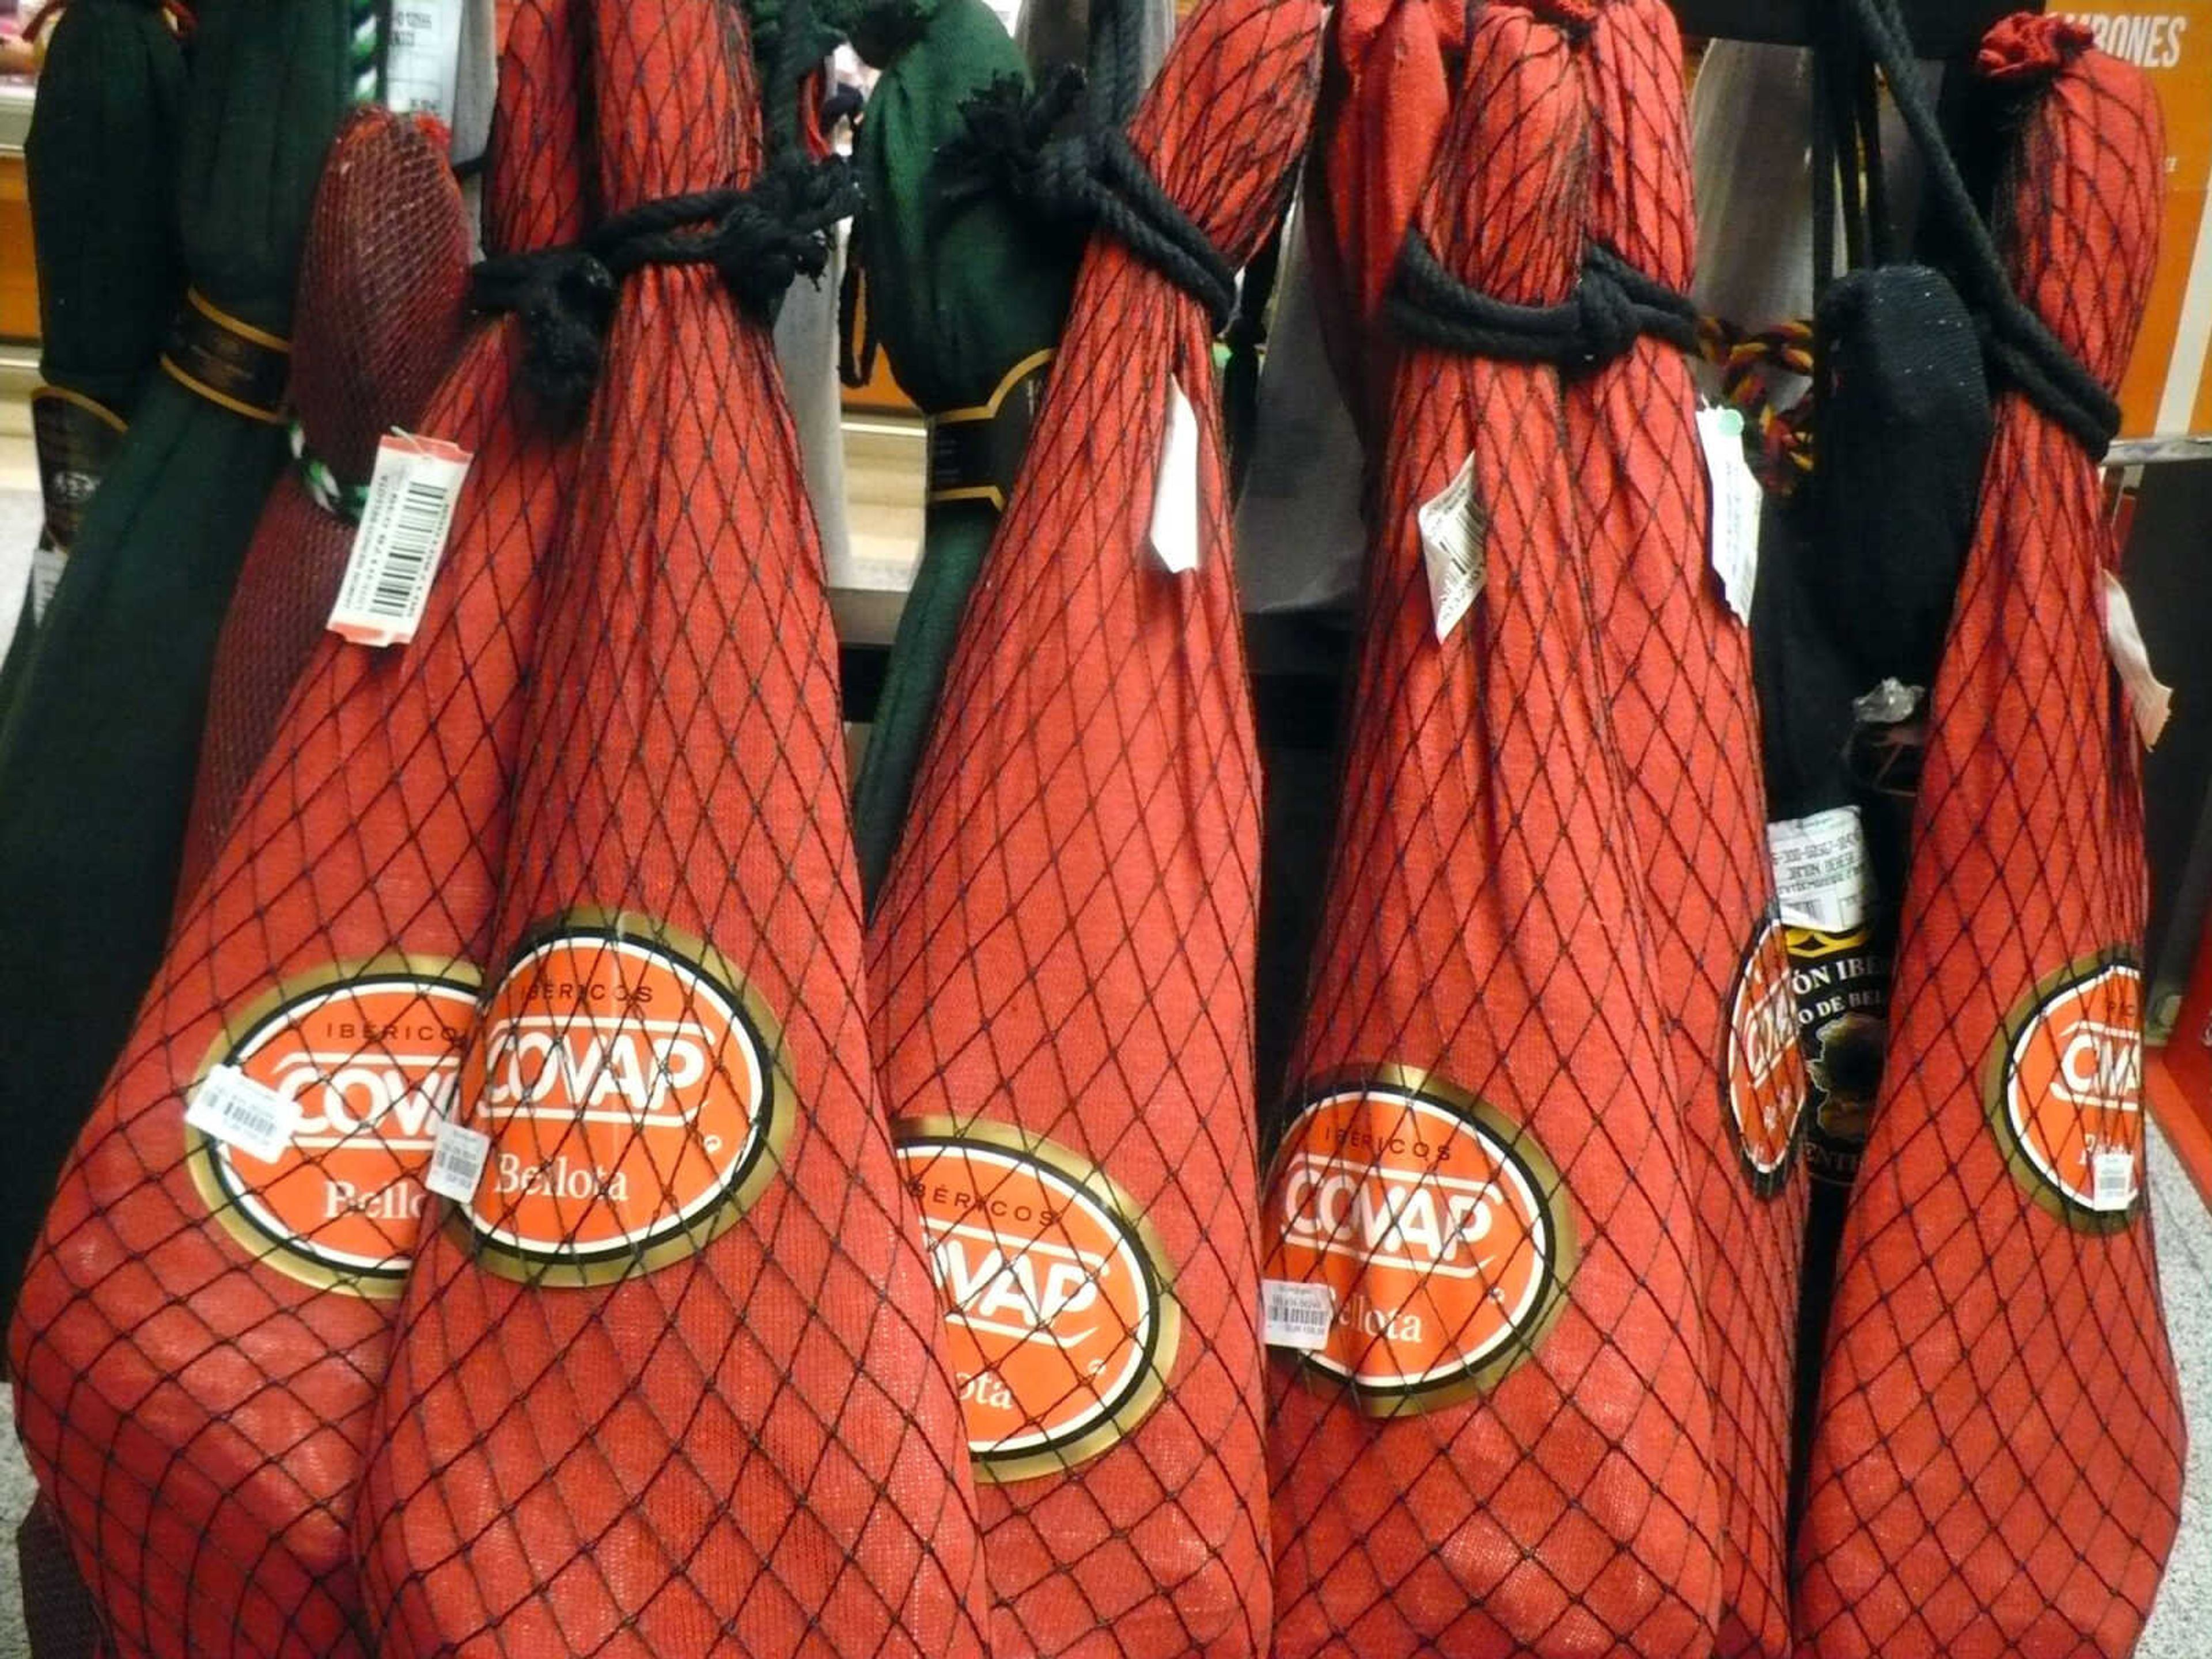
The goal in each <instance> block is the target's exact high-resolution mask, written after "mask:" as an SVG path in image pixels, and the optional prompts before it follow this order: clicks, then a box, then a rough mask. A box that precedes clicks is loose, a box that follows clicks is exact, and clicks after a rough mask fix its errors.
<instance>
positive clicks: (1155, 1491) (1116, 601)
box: [869, 0, 1321, 1656]
mask: <svg viewBox="0 0 2212 1659" xmlns="http://www.w3.org/2000/svg"><path fill="white" fill-rule="evenodd" d="M1320 23H1321V9H1320V7H1319V6H1318V5H1316V4H1311V3H1307V0H1291V3H1281V0H1278V3H1266V0H1212V3H1209V4H1207V5H1206V6H1204V7H1202V8H1201V9H1200V10H1199V11H1198V12H1197V13H1196V15H1194V16H1193V17H1192V18H1191V20H1190V21H1189V22H1188V24H1187V25H1186V26H1185V27H1184V29H1183V31H1182V34H1181V35H1180V37H1179V38H1178V39H1177V40H1176V43H1175V45H1174V46H1173V47H1172V48H1171V50H1170V53H1169V56H1168V58H1167V61H1166V63H1165V64H1164V66H1163V68H1162V70H1161V72H1160V76H1159V79H1158V82H1157V83H1156V84H1155V85H1154V87H1153V88H1152V92H1151V94H1149V96H1148V97H1147V99H1146V102H1145V104H1144V106H1143V108H1142V109H1141V110H1140V111H1139V113H1138V114H1137V116H1136V118H1135V120H1134V122H1133V125H1132V126H1131V127H1130V128H1129V130H1128V143H1129V151H1128V155H1129V156H1133V158H1134V161H1135V165H1136V166H1137V167H1141V168H1142V169H1144V170H1146V171H1147V172H1149V173H1150V174H1151V176H1152V179H1154V180H1156V181H1157V183H1158V186H1159V187H1160V188H1161V189H1162V190H1163V191H1164V193H1165V196H1166V197H1168V198H1169V200H1170V204H1172V212H1170V213H1168V214H1161V213H1159V212H1158V211H1157V210H1154V209H1131V211H1133V212H1134V213H1135V214H1136V215H1137V216H1138V217H1139V218H1140V219H1141V221H1142V226H1143V229H1140V231H1139V239H1140V240H1142V237H1143V234H1144V230H1145V229H1151V230H1157V229H1158V227H1159V226H1160V224H1161V223H1162V222H1164V221H1173V220H1176V219H1180V220H1181V221H1182V223H1181V225H1180V226H1179V227H1178V228H1179V229H1180V231H1181V232H1182V233H1184V234H1185V235H1186V238H1188V233H1190V232H1193V231H1194V232H1195V233H1196V234H1197V237H1198V238H1199V239H1200V240H1202V241H1203V243H1204V244H1205V245H1206V251H1207V252H1208V255H1209V257H1210V258H1212V259H1218V261H1219V262H1220V263H1221V264H1225V265H1227V266H1232V267H1233V266H1234V265H1235V264H1238V263H1241V262H1242V261H1243V260H1244V259H1246V258H1249V257H1250V255H1251V254H1252V252H1253V251H1254V249H1255V247H1256V246H1258V245H1259V243H1260V242H1261V240H1264V239H1265V237H1266V235H1267V233H1268V231H1269V230H1270V229H1271V228H1272V227H1273V224H1274V222H1275V221H1276V219H1277V217H1278V216H1279V214H1280V212H1281V210H1282V208H1283V204H1284V198H1285V191H1286V189H1287V180H1288V176H1289V173H1290V171H1291V167H1292V165H1293V163H1294V162H1295V160H1296V158H1297V154H1298V151H1299V150H1300V149H1301V148H1302V147H1303V145H1304V140H1305V136H1306V131H1307V126H1308V123H1309V120H1310V112H1311V107H1312V99H1313V89H1314V82H1315V78H1316V73H1315V71H1316V61H1315V60H1316V33H1317V31H1318V29H1319V27H1320ZM1086 142H1100V141H1098V140H1097V135H1096V134H1095V133H1094V134H1093V135H1092V137H1091V139H1090V140H1088V141H1086ZM1126 165H1127V161H1126V159H1125V160H1124V161H1116V162H1113V163H1111V164H1109V168H1108V170H1107V171H1108V173H1109V174H1110V173H1111V172H1112V169H1113V168H1114V167H1123V166H1126ZM1109 193H1111V194H1112V195H1113V197H1114V200H1115V204H1116V212H1118V211H1119V210H1121V209H1123V208H1127V207H1128V205H1129V204H1131V203H1133V202H1136V201H1139V200H1140V199H1141V197H1143V195H1144V192H1143V191H1142V190H1141V189H1139V190H1138V191H1121V190H1120V189H1118V188H1115V189H1113V190H1111V191H1109ZM1107 218H1108V222H1109V228H1108V230H1107V231H1106V232H1104V233H1103V234H1100V235H1098V236H1097V237H1096V238H1094V240H1093V241H1092V243H1091V247H1090V251H1089V252H1088V253H1087V255H1086V256H1085V263H1084V266H1083V269H1082V272H1081V275H1080V276H1079V280H1078V283H1077V287H1076V291H1075V296H1074V301H1073V308H1072V312H1071V317H1070V321H1069V324H1068V326H1067V331H1066V334H1065V336H1064V337H1063V338H1062V341H1061V344H1060V356H1059V357H1058V359H1057V360H1056V361H1055V362H1054V367H1053V375H1052V385H1051V388H1050V390H1049V392H1048V393H1047V396H1046V399H1045V403H1044V405H1043V407H1042V410H1040V412H1039V415H1038V417H1037V423H1036V431H1035V435H1034V436H1033V437H1032V439H1031V442H1030V451H1029V455H1028V459H1027V460H1026V462H1025V464H1024V470H1023V472H1022V475H1021V480H1020V482H1019V483H1018V486H1017V488H1016V489H1015V491H1014V494H1013V497H1012V501H1010V502H1009V504H1008V506H1007V509H1006V517H1005V519H1004V520H1003V522H1002V523H1001V525H1000V529H999V532H998V534H997V537H996V538H995V540H994V543H993V544H992V548H991V550H990V553H989V555H988V557H987V562H986V563H985V565H984V568H983V572H982V575H981V581H980V583H979V585H978V586H977V587H976V589H975V593H974V595H973V597H972V598H971V599H969V605H968V611H967V615H966V617H965V619H964V621H963V627H962V633H961V637H960V641H959V645H958V647H957V652H956V653H955V656H954V659H953V663H952V666H951V672H950V676H949V678H948V679H947V682H946V686H945V696H944V698H943V700H942V701H941V702H940V704H939V709H940V713H939V718H938V722H937V725H936V727H935V729H934V730H933V732H932V733H931V736H930V739H929V744H928V748H927V753H926V755H925V757H924V760H923V763H922V769H921V775H920V778H919V781H918V782H917V783H916V786H915V793H914V805H913V809H912V816H911V817H910V818H909V820H908V825H907V829H906V833H905V836H904V839H903V840H902V842H901V844H900V847H899V850H898V853H897V854H896V857H895V858H894V860H893V861H892V864H891V866H890V874H889V876H888V878H887V879H886V883H885V886H884V891H883V894H882V896H881V897H880V898H879V900H878V906H877V908H876V911H875V915H874V920H873V921H872V925H871V930H870V939H869V947H870V950H869V962H870V979H871V981H872V984H873V986H874V987H875V989H876V992H877V994H878V999H879V1001H878V1009H877V1012H876V1020H875V1027H874V1030H875V1038H876V1046H877V1051H878V1055H879V1058H880V1061H881V1065H882V1068H883V1078H884V1094H885V1097H886V1099H887V1102H888V1104H889V1107H890V1110H891V1111H892V1113H893V1114H894V1115H895V1116H896V1120H897V1125H896V1127H897V1133H898V1136H899V1142H900V1156H901V1158H902V1167H903V1169H904V1170H905V1175H906V1178H907V1180H908V1182H910V1183H911V1185H912V1188H913V1189H914V1191H915V1194H917V1195H918V1196H919V1198H920V1200H921V1225H922V1227H923V1229H924V1231H925V1234H926V1236H927V1238H928V1240H929V1243H930V1250H931V1258H932V1265H933V1267H934V1269H935V1270H936V1273H937V1276H938V1283H939V1293H940V1295H941V1296H942V1297H943V1298H944V1300H945V1306H946V1322H947V1326H948V1330H949V1335H950V1356H951V1361H952V1364H953V1368H954V1374H955V1376H956V1378H957V1381H958V1383H959V1385H960V1389H961V1395H962V1403H963V1407H964V1408H965V1412H966V1425H967V1442H968V1444H969V1448H970V1449H971V1450H972V1451H973V1453H974V1455H975V1468H976V1472H977V1475H978V1477H979V1480H980V1481H981V1486H980V1488H979V1491H978V1494H977V1497H978V1502H979V1504H980V1506H981V1513H982V1520H983V1527H984V1553H985V1556H986V1559H987V1565H988V1570H989V1577H990V1582H991V1589H992V1594H993V1597H994V1601H995V1603H996V1607H995V1611H994V1614H993V1618H992V1626H991V1628H992V1650H993V1652H994V1653H996V1654H1000V1655H1009V1656H1011V1655H1060V1656H1069V1655H1083V1656H1109V1655H1111V1656H1119V1655H1136V1654H1169V1653H1174V1654H1184V1653H1207V1654H1218V1655H1231V1654H1256V1653H1260V1652H1263V1651H1265V1650H1266V1649H1267V1641H1268V1618H1267V1606H1268V1563H1267V1526H1266V1506H1267V1483H1266V1477H1265V1473H1264V1469H1263V1466H1262V1421H1263V1403H1262V1395H1261V1349H1260V1332H1259V1329H1258V1326H1257V1322H1256V1316H1257V1312H1258V1282H1257V1280H1258V1274H1257V1264H1256V1261H1255V1255H1254V1234H1255V1216H1256V1206H1257V1194H1256V1193H1255V1190H1254V1168H1255V1147H1254V1136H1255V1128H1254V1124H1255V1103H1254V1098H1253V1087H1254V1085H1253V1077H1252V1066H1253V1026H1252V999H1253V980H1252V975H1253V952H1254V933H1255V925H1256V915H1257V895H1256V885H1257V880H1258V872H1259V827H1260V814H1259V773H1258V763H1257V757H1256V754H1255V739H1254V735H1253V726H1252V713H1251V707H1250V701H1249V691H1248V690H1247V686H1246V681H1245V667H1244V656H1243V637H1242V632H1241V627H1240V623H1239V621H1238V617H1237V594H1236V588H1235V580H1234V573H1233V569H1232V563H1231V548H1230V543H1229V527H1228V501H1227V500H1226V477H1225V468H1224V466H1223V463H1222V457H1221V451H1220V441H1221V440H1220V431H1219V422H1218V418H1217V416H1216V409H1217V398H1216V390H1215V386H1216V382H1215V376H1214V372H1213V368H1212V356H1211V329H1210V328H1209V325H1208V321H1207V315H1206V303H1204V302H1202V301H1201V300H1200V298H1199V297H1197V296H1196V295H1194V294H1193V293H1192V292H1190V291H1188V289H1187V288H1186V287H1184V286H1181V285H1179V284H1178V282H1177V281H1176V280H1174V279H1171V277H1170V276H1169V275H1168V274H1166V273H1165V272H1164V270H1162V269H1161V268H1159V265H1156V264H1153V263H1148V262H1147V260H1146V258H1143V257H1140V255H1139V252H1137V251H1135V250H1134V249H1133V246H1132V245H1131V244H1130V242H1129V241H1128V240H1126V239H1125V238H1124V236H1123V235H1122V234H1120V232H1118V231H1117V230H1115V228H1113V222H1114V220H1115V212H1109V214H1108V215H1107ZM1183 246H1187V241H1186V244H1183ZM1153 252H1154V253H1155V255H1156V256H1157V257H1159V258H1160V264H1164V265H1167V266H1169V267H1170V268H1171V269H1172V268H1175V266H1176V261H1175V260H1174V258H1172V257H1169V256H1165V255H1162V253H1161V250H1160V249H1159V248H1158V246H1157V245H1154V247H1153ZM1225 285H1226V284H1225V283H1224V286H1225ZM1218 299H1219V296H1216V300H1215V302H1216V303H1217V304H1218ZM1223 308H1225V307H1223ZM1164 450H1165V451H1166V452H1167V455H1168V459H1164Z"/></svg>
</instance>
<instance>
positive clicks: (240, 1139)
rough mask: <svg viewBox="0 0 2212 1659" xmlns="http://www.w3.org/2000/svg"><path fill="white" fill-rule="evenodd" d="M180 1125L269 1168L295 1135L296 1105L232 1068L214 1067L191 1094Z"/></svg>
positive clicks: (298, 1115)
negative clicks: (184, 1125) (189, 1102)
mask: <svg viewBox="0 0 2212 1659" xmlns="http://www.w3.org/2000/svg"><path fill="white" fill-rule="evenodd" d="M185 1123H187V1124H188V1125H190V1126H191V1127H192V1128H195V1129H197V1130H198V1131H199V1132H200V1133H202V1134H204V1135H206V1136H208V1137H210V1139H216V1140H220V1141H221V1142H222V1144H223V1145H224V1146H234V1147H236V1148H237V1149H238V1150H239V1151H240V1152H244V1153H246V1155H247V1156H248V1157H250V1158H259V1159H260V1160H261V1161H262V1162H263V1163H264V1164H274V1163H275V1162H276V1160H277V1159H278V1158H281V1157H282V1156H283V1152H284V1149H285V1148H286V1147H287V1146H290V1145H291V1144H292V1137H293V1135H294V1134H295V1133H298V1131H299V1127H300V1103H299V1102H297V1101H296V1100H294V1099H293V1098H292V1097H290V1096H289V1095H280V1094H278V1093H277V1092H276V1091H275V1090H274V1089H271V1088H270V1087H269V1086H268V1085H266V1084H262V1083H257V1082H255V1081H254V1080H253V1079H252V1078H250V1077H248V1076H247V1075H246V1073H244V1072H242V1071H240V1069H239V1068H238V1067H237V1066H213V1067H211V1068H210V1070H209V1072H208V1074H207V1075H206V1076H205V1077H204V1078H202V1079H200V1086H199V1087H198V1088H197V1089H195V1090H194V1091H192V1101H191V1105H190V1106H188V1107H186V1108H185Z"/></svg>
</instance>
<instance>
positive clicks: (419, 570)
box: [329, 432, 471, 646]
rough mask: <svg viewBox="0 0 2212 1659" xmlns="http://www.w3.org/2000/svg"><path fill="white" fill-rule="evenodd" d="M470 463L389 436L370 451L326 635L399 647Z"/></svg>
mask: <svg viewBox="0 0 2212 1659" xmlns="http://www.w3.org/2000/svg"><path fill="white" fill-rule="evenodd" d="M470 460H471V456H470V454H469V452H468V451H467V450H465V449H462V448H459V447H456V446H455V445H453V444H449V443H447V442H446V441H444V440H443V439H442V438H416V437H410V436H409V435H407V434H406V433H404V432H395V433H392V435H390V436H388V437H386V439H385V440H384V441H382V442H380V444H378V445H377V447H376V471H375V472H374V474H372V475H371V476H370V478H369V481H368V502H367V504H366V505H365V506H363V507H362V513H361V528H360V529H359V530H358V531H357V532H355V534H354V538H353V553H352V555H351V556H350V557H349V558H348V559H347V561H346V568H345V574H344V576H343V578H342V579H341V580H339V583H338V599H337V604H336V605H333V606H331V620H330V624H329V625H330V630H331V633H333V634H337V635H341V636H342V637H343V638H345V639H349V640H351V641H353V642H354V643H355V644H356V645H374V646H384V645H404V644H406V643H407V641H410V640H411V639H413V638H414V637H415V630H416V629H417V628H419V627H420V626H421V625H422V607H423V606H424V605H427V604H428V603H429V599H430V582H431V580H432V578H434V577H435V576H436V575H437V574H438V562H439V561H440V560H441V559H442V558H444V557H445V556H446V536H447V532H449V531H451V530H452V529H453V504H454V502H455V501H457V500H459V496H460V493H461V483H462V480H464V479H465V478H466V477H468V475H469V462H470Z"/></svg>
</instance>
